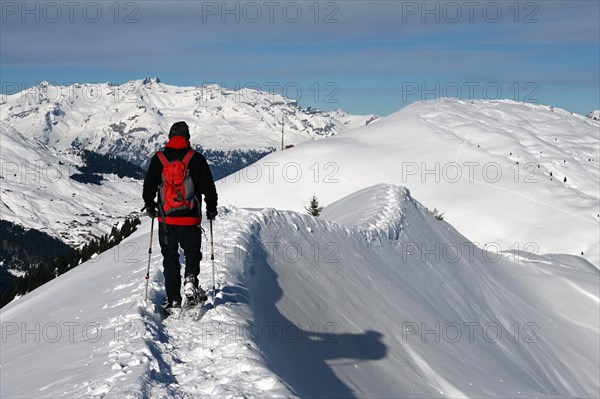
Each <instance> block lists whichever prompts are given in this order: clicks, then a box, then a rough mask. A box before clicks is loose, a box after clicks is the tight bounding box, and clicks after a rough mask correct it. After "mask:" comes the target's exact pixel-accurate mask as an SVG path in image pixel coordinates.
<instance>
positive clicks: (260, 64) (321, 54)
mask: <svg viewBox="0 0 600 399" xmlns="http://www.w3.org/2000/svg"><path fill="white" fill-rule="evenodd" d="M0 5H1V8H0V12H1V14H0V20H1V25H0V55H1V57H0V72H1V76H0V83H1V91H2V92H3V93H12V92H14V90H15V87H29V86H31V85H34V84H36V83H38V82H40V81H44V80H45V81H50V82H53V83H57V84H68V83H72V82H106V81H112V82H118V83H123V82H126V81H128V80H132V79H141V78H144V77H146V76H158V77H160V79H161V80H162V81H163V82H165V83H168V84H175V85H186V86H195V85H200V84H203V83H208V82H214V83H218V84H221V85H224V86H227V87H230V88H236V87H239V86H247V85H251V86H254V87H257V86H258V87H260V88H263V89H264V90H273V91H275V92H276V93H278V94H284V95H288V96H289V97H293V98H296V99H298V101H299V102H300V104H302V105H304V106H314V107H317V108H321V109H332V108H342V109H346V110H348V111H350V112H353V113H376V114H380V115H387V114H389V113H392V112H394V111H397V110H398V109H400V108H402V107H403V106H405V105H407V104H409V103H412V102H414V101H418V100H421V99H430V98H433V97H438V96H443V95H448V96H454V97H460V98H462V99H470V98H471V97H474V98H489V99H498V98H509V99H514V100H519V101H530V102H537V103H541V104H547V105H554V106H558V107H562V108H565V109H567V110H569V111H574V112H578V113H587V112H588V111H590V110H591V109H600V22H599V21H600V2H599V1H597V0H590V1H545V0H544V1H520V2H519V1H512V0H510V1H463V0H461V1H416V2H412V1H320V2H317V1H314V0H310V1H242V2H227V3H225V2H222V1H217V2H211V1H202V2H201V1H169V2H160V1H143V2H133V1H122V2H119V3H116V2H115V1H108V2H101V1H97V2H78V1H74V2H71V3H69V2H62V1H58V2H21V1H14V2H13V1H6V0H3V1H2V2H1V3H0Z"/></svg>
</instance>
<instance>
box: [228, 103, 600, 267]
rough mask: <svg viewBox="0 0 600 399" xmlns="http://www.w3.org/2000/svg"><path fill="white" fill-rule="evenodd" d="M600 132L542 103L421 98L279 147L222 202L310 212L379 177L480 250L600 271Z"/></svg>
mask: <svg viewBox="0 0 600 399" xmlns="http://www.w3.org/2000/svg"><path fill="white" fill-rule="evenodd" d="M599 133H600V123H599V122H597V121H594V120H591V119H589V118H586V117H584V116H580V115H573V114H571V113H570V112H567V111H565V110H562V109H558V108H554V107H549V106H543V105H533V104H525V103H517V102H513V101H508V100H507V101H495V102H487V101H473V102H465V101H457V100H451V99H445V100H444V99H441V100H436V101H428V102H421V103H414V104H412V105H410V106H407V107H406V108H404V109H402V110H400V111H399V112H397V113H395V114H393V115H390V116H387V117H385V118H382V119H380V120H378V121H377V122H376V123H373V124H370V125H368V126H366V127H363V128H359V129H355V130H353V131H351V132H346V133H344V134H343V135H339V136H335V137H331V138H329V139H327V140H324V141H320V142H308V143H303V144H300V145H298V146H296V147H295V148H293V149H290V150H285V151H278V152H275V153H272V154H269V155H268V156H266V157H265V158H262V159H261V160H260V161H259V162H257V163H256V164H254V165H251V166H249V167H247V168H246V169H243V170H241V171H240V172H238V173H236V174H235V176H232V177H231V178H227V179H225V180H224V181H221V183H220V184H219V187H218V190H219V195H220V198H221V199H222V202H223V203H229V204H232V205H236V206H239V207H274V208H278V209H290V210H295V211H302V210H303V209H304V206H307V205H308V204H309V201H310V198H311V197H312V196H313V194H316V196H317V198H318V200H319V202H320V204H321V205H327V204H330V203H332V202H334V201H337V200H339V199H340V198H342V197H344V196H346V195H349V194H351V193H353V192H355V191H357V190H360V189H362V188H365V187H368V186H370V185H372V184H376V183H391V184H397V185H402V186H406V187H407V188H409V189H410V190H411V192H412V193H413V195H414V196H415V197H416V198H418V199H419V201H421V202H422V203H423V204H425V205H426V206H427V207H429V208H430V209H433V208H437V209H438V210H439V211H440V212H442V213H444V217H445V218H446V220H448V221H449V222H450V223H452V225H454V226H455V227H456V228H457V229H458V230H459V231H460V232H461V233H462V234H465V235H466V236H467V237H469V238H470V239H471V240H473V241H475V242H476V243H478V245H479V246H480V247H486V248H490V249H491V250H496V251H502V250H510V249H516V250H523V249H524V250H526V251H529V252H533V253H536V254H544V253H555V252H560V253H568V254H572V255H581V254H582V253H583V256H584V257H585V258H586V259H588V260H589V261H590V262H592V263H593V264H595V265H596V266H598V265H600V260H599V256H600V236H599V223H600V205H599V204H600V202H599V201H600V198H599V197H600V193H599V191H598V187H599V186H600V167H599V165H600V164H599V161H600V160H599V157H600V153H599V152H600V137H599ZM246 183H250V184H246ZM365 206H369V204H365Z"/></svg>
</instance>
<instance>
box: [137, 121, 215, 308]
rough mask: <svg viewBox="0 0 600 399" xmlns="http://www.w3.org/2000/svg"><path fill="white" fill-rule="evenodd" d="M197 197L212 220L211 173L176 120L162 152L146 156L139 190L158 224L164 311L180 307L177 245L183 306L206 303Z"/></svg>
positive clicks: (213, 194) (213, 208)
mask: <svg viewBox="0 0 600 399" xmlns="http://www.w3.org/2000/svg"><path fill="white" fill-rule="evenodd" d="M157 193H158V203H157V202H156V196H157ZM202 195H204V202H205V203H206V218H207V219H208V220H214V218H215V217H216V216H217V191H216V188H215V183H214V180H213V177H212V173H211V171H210V168H209V166H208V163H207V162H206V159H205V158H204V156H203V155H202V154H200V153H198V152H196V151H194V150H193V149H192V148H191V146H190V133H189V127H188V125H187V124H186V123H185V122H177V123H175V124H173V126H172V127H171V129H170V131H169V141H168V142H167V144H166V146H165V149H164V150H163V151H159V152H157V153H156V154H155V155H154V156H153V157H152V159H151V161H150V166H149V167H148V171H147V172H146V177H145V179H144V190H143V198H144V204H145V207H146V212H147V214H148V216H150V217H151V218H156V217H158V221H159V228H158V237H159V243H160V248H161V253H162V255H163V267H164V276H165V287H166V291H167V304H166V307H165V308H166V309H173V308H179V307H181V303H182V297H181V265H180V263H179V247H180V246H181V248H182V249H183V251H184V255H185V280H184V295H185V296H186V300H187V301H186V302H187V303H188V304H190V305H192V304H197V303H198V302H200V301H205V300H206V293H205V292H204V290H202V288H200V287H199V285H198V275H199V274H200V260H201V259H202V252H201V250H200V246H201V242H202V235H201V233H202V230H201V228H200V222H201V221H202V203H201V198H202Z"/></svg>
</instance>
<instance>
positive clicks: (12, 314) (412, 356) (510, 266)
mask: <svg viewBox="0 0 600 399" xmlns="http://www.w3.org/2000/svg"><path fill="white" fill-rule="evenodd" d="M219 212H220V214H219V217H218V218H217V220H216V222H215V249H216V257H215V266H216V272H217V281H218V284H217V285H218V287H219V288H220V290H221V291H220V292H219V294H218V297H217V305H218V306H217V308H216V309H214V308H212V307H211V308H210V309H209V310H208V311H207V313H206V315H205V316H204V318H203V319H202V320H201V321H200V322H197V323H194V322H192V321H190V320H188V319H184V320H177V319H165V320H163V319H162V318H161V317H160V316H158V315H157V313H155V306H154V305H153V304H152V303H150V304H148V305H145V304H144V302H143V295H144V278H143V277H144V274H145V272H146V266H147V264H146V259H147V258H146V251H147V249H145V248H147V246H148V236H149V232H150V223H149V221H148V220H144V222H143V224H142V226H141V227H140V229H139V230H138V231H137V232H136V233H134V234H133V235H132V236H130V237H129V238H127V239H126V240H125V241H124V242H123V243H121V244H120V245H119V246H118V247H116V248H114V249H112V250H109V251H107V252H106V253H104V254H102V255H100V256H99V257H97V258H95V259H94V260H93V261H88V262H86V263H85V264H82V265H81V266H79V267H77V268H75V269H73V270H71V271H69V272H67V273H65V274H64V275H61V276H60V277H58V278H57V279H55V280H53V281H51V282H49V283H48V284H46V285H44V286H42V287H40V288H39V289H37V290H35V291H34V292H32V293H30V294H27V295H26V296H25V297H22V298H20V299H18V300H16V301H14V302H12V303H11V304H9V305H8V306H6V307H5V308H3V309H2V311H1V313H0V318H1V322H2V351H1V353H0V387H1V388H0V396H1V397H11V398H25V397H28V398H31V397H47V398H56V397H93V398H100V397H104V398H164V397H173V398H198V397H215V398H234V397H290V396H299V397H316V396H318V397H344V398H346V397H394V398H396V397H523V398H529V397H559V396H560V397H562V396H565V397H574V396H577V397H598V396H599V395H600V386H599V379H598V374H599V372H600V360H599V353H600V352H599V350H600V348H599V342H598V334H599V326H600V321H599V314H600V312H599V292H598V284H599V275H598V271H597V269H596V268H595V267H594V266H592V265H591V264H590V263H589V262H587V261H585V260H584V259H583V258H581V257H574V256H567V255H552V256H539V255H534V254H529V253H526V252H523V251H519V252H507V253H501V254H499V253H496V252H494V251H491V252H486V251H483V250H481V249H478V248H477V247H475V246H474V245H473V244H472V243H470V242H469V240H467V239H466V238H465V237H463V236H462V235H461V234H459V233H458V232H457V231H456V230H455V229H454V228H453V227H452V226H451V225H450V224H448V223H446V222H445V221H439V220H437V219H436V218H435V217H434V216H433V215H432V214H431V213H430V212H428V211H427V210H426V209H425V208H424V207H423V206H422V205H421V204H420V203H418V202H417V201H415V200H414V199H413V198H412V197H411V195H410V193H409V191H408V190H407V189H405V188H402V187H398V186H394V185H386V184H379V185H375V186H372V187H368V188H364V189H362V190H360V191H358V192H355V193H352V194H351V195H349V196H347V197H345V198H342V199H340V200H339V201H337V202H335V203H332V204H330V205H329V206H328V207H326V208H325V209H324V211H323V217H321V218H314V217H311V216H309V215H306V214H299V213H295V212H293V211H282V210H275V209H261V210H252V209H237V208H232V207H224V208H220V209H219ZM204 227H205V228H207V227H208V226H204ZM155 234H156V231H155ZM205 243H206V240H205ZM436 248H437V249H436ZM204 252H205V260H204V261H203V263H202V273H201V276H200V277H201V284H202V285H203V286H204V287H210V286H211V285H212V281H211V269H210V261H208V256H206V255H207V252H208V247H207V246H206V245H205V248H204ZM160 262H161V256H160V253H159V248H158V246H157V244H156V240H154V252H153V254H152V257H151V271H152V272H151V284H150V298H151V299H152V302H155V303H156V302H159V301H160V300H161V295H162V292H163V280H162V276H161V274H160V273H159V269H160V266H159V265H160ZM436 323H438V324H436ZM69 328H71V330H72V331H73V333H72V334H69ZM100 331H101V332H102V334H101V335H100V334H99V332H100ZM57 332H60V333H61V335H59V334H58V333H57ZM500 333H501V334H502V335H499V334H500ZM459 334H460V335H459ZM36 338H38V342H36ZM52 341H55V342H52Z"/></svg>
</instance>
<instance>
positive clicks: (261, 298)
mask: <svg viewBox="0 0 600 399" xmlns="http://www.w3.org/2000/svg"><path fill="white" fill-rule="evenodd" d="M250 245H251V246H252V248H253V251H254V253H253V254H252V256H251V257H248V259H246V260H245V264H244V268H245V271H246V273H248V274H247V276H246V277H247V278H246V279H245V280H246V282H247V284H248V289H247V290H246V289H245V288H242V287H224V288H223V294H224V295H223V299H224V301H225V302H246V303H248V304H250V306H251V307H252V309H253V310H254V313H255V325H253V326H251V327H250V328H251V329H252V331H251V335H252V336H253V338H254V340H255V342H256V343H257V344H258V346H259V348H260V349H261V351H262V352H263V354H264V356H265V358H266V361H267V365H268V366H269V368H271V369H272V370H273V371H274V372H275V373H276V374H277V375H278V376H279V377H280V378H281V379H282V380H284V381H285V382H286V383H287V384H288V385H289V386H290V388H291V389H292V390H293V392H294V394H296V395H298V396H300V397H302V398H311V397H319V398H327V397H329V398H333V397H335V398H353V397H356V394H357V392H360V387H354V388H355V389H357V390H353V389H352V388H351V387H349V386H348V385H346V383H344V381H342V379H340V378H339V377H338V375H336V373H334V371H333V369H332V367H331V365H333V364H335V365H336V368H337V369H338V371H339V373H340V374H341V375H344V376H345V377H346V380H350V379H351V378H352V375H356V374H360V373H362V371H361V369H360V362H361V361H368V360H376V359H381V358H383V357H384V356H385V355H386V353H387V346H386V345H385V344H384V343H383V335H382V334H381V333H379V332H377V331H373V330H367V331H364V332H361V333H340V332H339V326H338V325H337V323H336V321H335V320H331V321H327V322H323V321H322V320H321V321H318V320H320V318H319V315H315V322H314V323H312V325H309V326H304V328H300V327H299V326H298V325H296V324H295V323H294V322H292V321H291V320H289V319H288V318H287V317H286V316H284V315H283V314H282V313H281V311H280V309H279V308H278V306H277V303H278V301H279V300H280V299H282V296H283V290H282V289H281V287H280V285H279V278H278V277H279V276H278V275H277V273H276V271H275V270H274V269H276V268H281V267H298V266H297V265H290V264H277V265H276V264H273V265H272V264H270V262H274V261H273V260H272V259H270V258H269V257H268V255H267V252H266V250H265V248H264V246H263V245H262V244H261V243H260V242H258V241H255V242H254V243H250ZM297 305H298V306H300V307H302V304H301V303H300V304H297ZM288 311H289V309H288ZM305 320H306V319H305Z"/></svg>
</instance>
